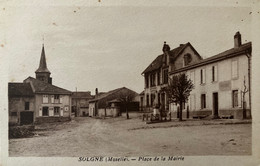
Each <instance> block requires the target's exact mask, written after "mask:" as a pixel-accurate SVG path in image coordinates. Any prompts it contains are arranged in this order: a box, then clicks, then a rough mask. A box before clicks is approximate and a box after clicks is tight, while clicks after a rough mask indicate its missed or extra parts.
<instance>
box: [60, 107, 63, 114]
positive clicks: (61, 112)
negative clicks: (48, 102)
mask: <svg viewBox="0 0 260 166" xmlns="http://www.w3.org/2000/svg"><path fill="white" fill-rule="evenodd" d="M60 116H63V107H60Z"/></svg>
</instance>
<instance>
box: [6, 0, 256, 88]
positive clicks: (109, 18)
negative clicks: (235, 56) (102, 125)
mask: <svg viewBox="0 0 260 166" xmlns="http://www.w3.org/2000/svg"><path fill="white" fill-rule="evenodd" d="M96 3H97V5H90V6H88V5H82V6H81V5H78V6H76V5H43V6H42V7H41V5H35V4H31V5H18V6H14V5H10V6H6V7H4V8H3V9H1V10H2V12H3V11H4V12H5V14H6V16H7V17H6V18H8V19H6V21H5V24H4V25H5V28H6V29H8V31H6V32H5V41H4V44H6V48H7V53H8V60H9V69H8V74H9V76H8V81H9V82H21V81H23V80H24V79H25V78H27V77H28V76H33V77H35V73H34V72H35V70H36V69H37V68H38V66H39V61H40V55H41V48H42V44H43V39H42V38H43V36H44V45H45V53H46V58H47V65H48V69H49V70H50V71H51V73H52V74H51V76H52V78H53V84H55V85H57V86H60V87H63V88H65V89H68V90H72V91H74V90H75V88H76V87H77V89H78V91H91V92H92V93H94V90H95V88H96V87H97V88H99V91H109V90H112V89H115V88H119V87H123V86H125V87H128V88H130V89H132V90H135V91H136V92H138V93H140V92H141V91H142V90H143V88H144V81H143V76H142V75H141V73H142V71H143V70H144V69H145V68H146V67H147V66H148V65H149V64H150V63H151V62H152V61H153V59H154V58H156V57H157V56H158V55H160V54H161V53H162V51H161V50H162V46H163V42H164V41H167V43H168V44H169V45H170V47H171V48H174V47H177V46H178V45H179V44H181V43H187V42H190V43H191V44H192V45H193V46H194V48H195V49H196V50H197V51H198V52H199V53H200V54H201V56H202V57H203V58H206V57H210V56H213V55H215V54H217V53H220V52H222V51H225V50H227V49H229V48H231V47H233V45H234V43H233V36H234V34H235V33H236V32H237V31H240V33H241V34H242V42H243V43H245V42H248V41H251V29H250V28H251V27H250V26H251V13H250V12H251V9H250V8H249V7H246V6H245V5H242V6H239V5H238V4H236V3H233V4H231V5H229V6H228V7H223V6H211V7H210V6H203V7H199V6H174V5H169V6H166V5H164V6H156V5H155V6H131V5H130V6H129V5H117V6H107V5H102V3H103V2H101V3H100V2H96Z"/></svg>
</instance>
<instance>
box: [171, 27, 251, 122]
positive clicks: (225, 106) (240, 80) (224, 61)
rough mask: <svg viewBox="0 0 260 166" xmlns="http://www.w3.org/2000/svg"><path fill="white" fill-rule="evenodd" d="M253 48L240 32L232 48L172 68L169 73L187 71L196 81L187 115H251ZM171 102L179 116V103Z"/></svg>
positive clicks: (185, 109) (186, 109)
mask: <svg viewBox="0 0 260 166" xmlns="http://www.w3.org/2000/svg"><path fill="white" fill-rule="evenodd" d="M251 50H252V46H251V42H248V43H245V44H242V43H241V34H240V33H239V32H237V33H236V34H235V36H234V47H233V48H231V49H229V50H226V51H224V52H222V53H220V54H217V55H215V56H212V57H209V58H206V59H203V60H201V61H199V62H198V63H195V64H190V65H187V66H185V67H183V68H180V69H176V70H172V71H171V72H169V75H170V77H172V76H173V75H175V74H179V73H186V75H187V76H188V78H190V79H191V80H192V82H193V84H194V89H193V90H192V91H191V94H190V97H189V101H188V102H187V103H186V104H184V114H183V115H184V117H187V115H191V117H205V116H206V115H209V116H211V117H213V118H219V117H220V118H235V119H242V118H251V112H250V110H251V90H250V89H251V83H250V80H251ZM170 106H171V109H170V110H171V111H173V113H174V115H175V116H176V117H177V110H178V108H177V106H176V105H175V104H171V105H170ZM243 108H244V110H245V111H244V115H243ZM187 111H190V113H189V114H186V113H185V112H187ZM187 118H189V117H187Z"/></svg>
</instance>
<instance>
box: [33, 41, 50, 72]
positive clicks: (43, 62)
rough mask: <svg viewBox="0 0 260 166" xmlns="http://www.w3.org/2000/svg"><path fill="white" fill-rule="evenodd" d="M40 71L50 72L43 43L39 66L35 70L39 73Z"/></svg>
mask: <svg viewBox="0 0 260 166" xmlns="http://www.w3.org/2000/svg"><path fill="white" fill-rule="evenodd" d="M39 72H44V73H50V71H49V70H48V68H47V63H46V57H45V50H44V44H42V53H41V60H40V64H39V68H38V69H37V70H36V71H35V73H39Z"/></svg>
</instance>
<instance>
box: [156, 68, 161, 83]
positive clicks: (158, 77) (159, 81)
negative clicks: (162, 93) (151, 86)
mask: <svg viewBox="0 0 260 166" xmlns="http://www.w3.org/2000/svg"><path fill="white" fill-rule="evenodd" d="M160 79H161V73H160V71H159V72H158V73H157V85H160V84H161V80H160Z"/></svg>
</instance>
